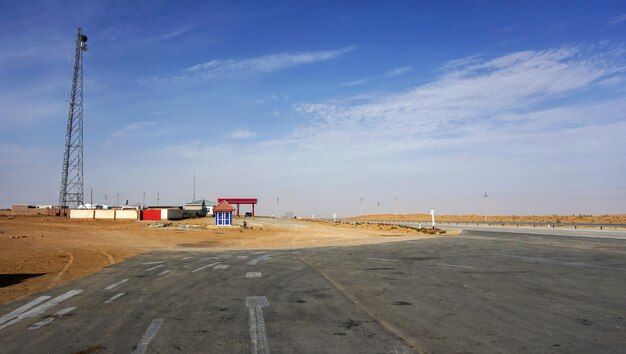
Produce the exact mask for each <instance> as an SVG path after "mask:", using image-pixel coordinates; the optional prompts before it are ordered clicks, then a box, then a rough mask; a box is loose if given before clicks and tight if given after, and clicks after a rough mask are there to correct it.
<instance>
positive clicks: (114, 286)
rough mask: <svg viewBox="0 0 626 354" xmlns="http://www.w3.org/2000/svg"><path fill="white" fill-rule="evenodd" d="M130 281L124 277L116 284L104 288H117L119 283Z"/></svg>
mask: <svg viewBox="0 0 626 354" xmlns="http://www.w3.org/2000/svg"><path fill="white" fill-rule="evenodd" d="M127 281H128V279H124V280H120V281H118V282H117V283H115V284H111V285H109V286H107V287H106V288H104V290H112V289H115V288H116V287H117V286H118V285H121V284H124V283H126V282H127Z"/></svg>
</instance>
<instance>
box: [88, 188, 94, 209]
mask: <svg viewBox="0 0 626 354" xmlns="http://www.w3.org/2000/svg"><path fill="white" fill-rule="evenodd" d="M89 209H93V188H91V191H90V192H89Z"/></svg>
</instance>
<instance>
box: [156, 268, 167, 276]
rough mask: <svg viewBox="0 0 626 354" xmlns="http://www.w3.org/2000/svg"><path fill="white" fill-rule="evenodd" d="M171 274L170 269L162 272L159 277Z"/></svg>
mask: <svg viewBox="0 0 626 354" xmlns="http://www.w3.org/2000/svg"><path fill="white" fill-rule="evenodd" d="M169 272H170V270H169V269H168V270H164V271H162V272H161V273H159V274H157V275H165V274H167V273H169Z"/></svg>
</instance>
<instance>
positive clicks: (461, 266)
mask: <svg viewBox="0 0 626 354" xmlns="http://www.w3.org/2000/svg"><path fill="white" fill-rule="evenodd" d="M437 265H438V266H441V267H454V268H466V269H474V267H472V266H464V265H458V264H445V263H437Z"/></svg>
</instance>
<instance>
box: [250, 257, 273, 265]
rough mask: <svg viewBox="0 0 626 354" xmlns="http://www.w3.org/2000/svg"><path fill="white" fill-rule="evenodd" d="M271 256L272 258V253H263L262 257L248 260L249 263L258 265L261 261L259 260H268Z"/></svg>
mask: <svg viewBox="0 0 626 354" xmlns="http://www.w3.org/2000/svg"><path fill="white" fill-rule="evenodd" d="M270 258H272V255H271V254H266V255H263V256H261V257H257V258H254V259H253V260H251V261H250V262H248V264H249V265H256V264H257V263H259V261H266V260H268V259H270Z"/></svg>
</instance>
